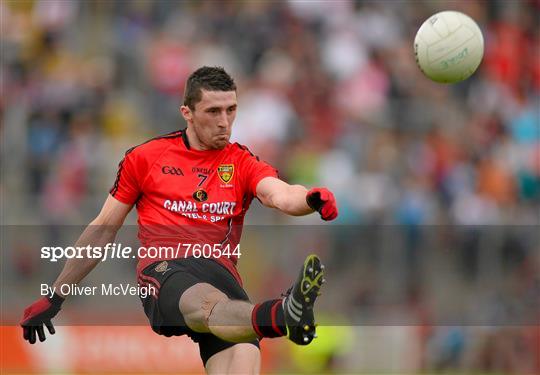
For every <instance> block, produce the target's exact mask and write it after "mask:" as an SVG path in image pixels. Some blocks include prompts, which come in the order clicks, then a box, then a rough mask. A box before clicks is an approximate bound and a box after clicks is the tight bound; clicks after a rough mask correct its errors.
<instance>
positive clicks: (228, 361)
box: [205, 343, 261, 374]
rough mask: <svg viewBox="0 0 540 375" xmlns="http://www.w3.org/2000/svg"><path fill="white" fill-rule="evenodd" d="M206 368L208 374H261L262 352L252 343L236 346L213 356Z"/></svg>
mask: <svg viewBox="0 0 540 375" xmlns="http://www.w3.org/2000/svg"><path fill="white" fill-rule="evenodd" d="M205 368H206V372H207V373H208V374H259V373H260V370H261V352H260V350H259V348H258V347H257V346H255V345H253V344H250V343H241V344H236V345H233V346H231V347H230V348H227V349H225V350H222V351H220V352H218V353H216V354H214V355H212V356H211V357H210V358H209V359H208V361H207V362H206V366H205Z"/></svg>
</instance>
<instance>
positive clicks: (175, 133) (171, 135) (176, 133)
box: [109, 130, 183, 197]
mask: <svg viewBox="0 0 540 375" xmlns="http://www.w3.org/2000/svg"><path fill="white" fill-rule="evenodd" d="M182 133H183V130H175V131H173V132H170V133H167V134H164V135H160V136H157V137H154V138H151V139H149V140H147V141H145V142H143V143H141V144H139V145H137V146H133V147H132V148H130V149H129V150H127V151H126V153H125V154H124V158H123V159H122V160H121V161H120V163H118V172H116V180H115V181H114V185H113V187H112V188H111V190H110V191H109V193H110V194H111V195H112V196H113V197H114V195H115V194H116V193H117V192H118V184H119V183H120V176H121V174H122V170H123V167H124V160H126V156H128V155H129V153H130V152H132V151H133V150H135V149H136V148H137V147H140V146H142V145H145V144H147V143H149V142H152V141H156V140H158V139H164V138H167V139H171V138H177V137H181V136H182Z"/></svg>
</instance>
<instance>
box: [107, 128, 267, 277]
mask: <svg viewBox="0 0 540 375" xmlns="http://www.w3.org/2000/svg"><path fill="white" fill-rule="evenodd" d="M269 176H271V177H277V171H276V170H275V169H274V168H273V167H271V166H270V165H269V164H267V163H265V162H262V161H260V160H259V158H258V157H256V156H254V155H253V154H252V153H251V152H250V151H249V150H248V149H247V148H246V147H245V146H242V145H240V144H238V143H234V144H232V143H229V144H228V145H227V146H226V147H225V148H224V149H222V150H206V151H201V150H194V149H192V148H191V147H190V145H189V142H188V139H187V136H186V132H185V130H180V131H176V132H173V133H170V134H167V135H164V136H161V137H157V138H154V139H151V140H149V141H147V142H145V143H143V144H141V145H139V146H136V147H134V148H132V149H130V150H128V151H127V152H126V154H125V157H124V159H123V160H122V161H121V162H120V164H119V168H118V174H117V177H116V181H115V183H114V185H113V187H112V188H111V190H110V194H111V195H112V196H113V197H115V198H116V199H118V200H119V201H120V202H123V203H126V204H136V208H137V213H138V225H139V234H138V237H139V240H140V241H141V245H142V246H144V247H146V248H148V247H150V246H152V247H159V246H161V247H166V246H170V247H173V248H178V244H184V245H193V244H210V245H215V244H221V245H223V246H226V245H229V246H230V248H235V247H236V246H237V245H238V244H239V243H240V236H241V232H242V225H243V221H244V216H245V214H246V211H247V209H248V208H249V205H250V204H251V201H252V200H253V198H254V197H255V195H256V190H255V189H256V187H257V184H258V183H259V181H260V180H261V179H263V178H264V177H269ZM184 249H187V247H184ZM184 254H185V252H184V251H179V252H178V253H176V254H175V257H174V258H182V257H184ZM188 256H189V255H188ZM166 259H173V257H170V256H169V257H158V258H149V257H145V258H140V259H139V263H138V266H137V273H138V274H139V273H140V271H141V270H142V269H144V268H145V267H146V266H148V265H149V264H151V263H153V262H155V261H158V260H166ZM216 260H217V261H218V262H219V263H221V264H222V265H223V266H225V267H226V268H227V269H228V270H229V271H231V273H232V274H233V275H234V276H235V277H236V278H237V279H238V281H239V282H240V283H241V279H240V276H239V274H238V272H237V270H236V266H235V265H236V262H237V257H236V256H233V255H231V256H222V257H219V258H216Z"/></svg>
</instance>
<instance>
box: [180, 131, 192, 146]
mask: <svg viewBox="0 0 540 375" xmlns="http://www.w3.org/2000/svg"><path fill="white" fill-rule="evenodd" d="M182 141H184V145H185V146H186V148H187V149H188V150H191V146H190V145H189V139H188V137H187V128H185V129H184V130H182Z"/></svg>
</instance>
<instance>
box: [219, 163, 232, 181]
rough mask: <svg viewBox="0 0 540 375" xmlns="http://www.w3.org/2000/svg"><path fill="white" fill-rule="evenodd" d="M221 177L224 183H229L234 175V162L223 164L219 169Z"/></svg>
mask: <svg viewBox="0 0 540 375" xmlns="http://www.w3.org/2000/svg"><path fill="white" fill-rule="evenodd" d="M217 174H218V176H219V179H220V180H221V181H223V182H224V183H226V184H227V183H229V181H231V179H232V177H233V175H234V164H221V165H220V166H219V167H218V169H217Z"/></svg>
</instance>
